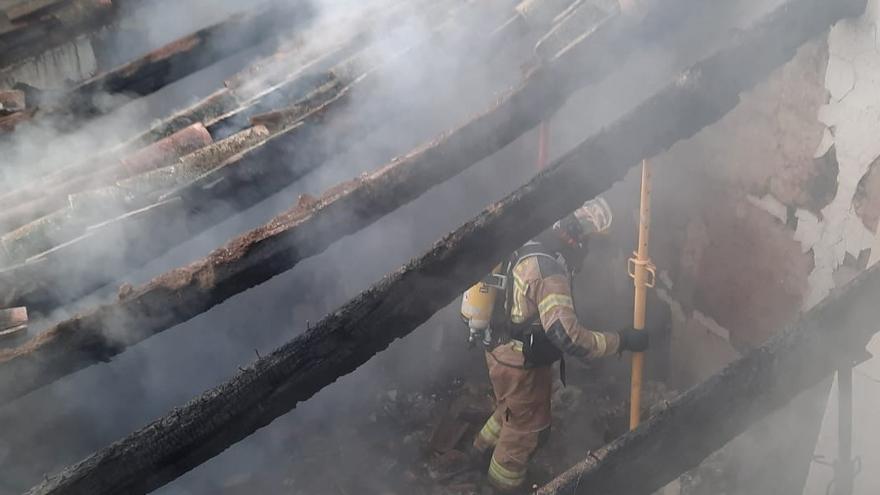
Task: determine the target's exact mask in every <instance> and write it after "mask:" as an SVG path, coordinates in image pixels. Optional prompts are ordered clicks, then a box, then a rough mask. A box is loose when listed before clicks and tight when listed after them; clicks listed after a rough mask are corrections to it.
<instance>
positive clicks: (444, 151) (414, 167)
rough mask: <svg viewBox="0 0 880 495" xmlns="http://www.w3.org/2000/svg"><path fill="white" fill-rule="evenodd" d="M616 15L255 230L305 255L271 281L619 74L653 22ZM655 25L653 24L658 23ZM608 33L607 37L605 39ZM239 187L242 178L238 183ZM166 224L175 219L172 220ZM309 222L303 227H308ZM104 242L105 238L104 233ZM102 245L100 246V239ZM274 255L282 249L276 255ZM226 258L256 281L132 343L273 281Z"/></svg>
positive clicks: (273, 245)
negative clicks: (376, 164)
mask: <svg viewBox="0 0 880 495" xmlns="http://www.w3.org/2000/svg"><path fill="white" fill-rule="evenodd" d="M689 1H690V0H681V5H679V8H680V9H682V10H684V9H685V8H687V7H690V5H688V4H689ZM689 10H691V11H692V12H696V15H697V18H701V17H700V15H702V16H705V18H708V19H711V18H713V16H716V15H717V14H718V13H719V12H718V10H716V9H697V10H696V11H694V10H693V9H689ZM616 19H617V22H612V23H609V24H608V27H607V28H606V30H604V31H601V32H600V33H599V34H597V38H596V39H595V40H591V41H590V42H589V43H587V42H582V44H580V45H576V46H575V47H573V48H572V49H571V50H569V51H567V52H565V54H563V55H562V56H561V57H560V58H559V59H558V60H557V61H556V62H554V64H553V66H552V67H553V68H546V67H544V68H540V69H535V70H533V72H532V73H531V75H530V76H528V77H527V78H526V79H525V82H524V83H523V84H522V85H521V86H519V87H518V88H515V89H514V90H512V91H510V93H509V94H508V95H506V96H505V97H503V98H501V99H499V100H498V101H497V102H496V105H495V106H494V107H493V108H491V109H490V110H488V111H487V112H486V113H484V114H483V115H481V116H479V117H478V118H476V119H475V120H473V121H471V122H469V123H468V124H466V125H465V126H463V127H462V128H460V129H457V130H455V131H453V132H451V133H448V134H447V135H444V136H443V137H441V138H440V139H438V140H437V141H436V142H434V143H430V144H429V145H426V146H425V147H423V148H422V149H419V150H417V151H416V152H413V153H412V154H411V155H409V156H407V157H405V158H404V159H402V160H398V161H396V162H393V163H392V164H389V165H388V166H386V167H384V168H382V169H380V171H379V172H377V173H376V174H374V175H373V176H372V177H368V179H367V180H364V179H361V180H355V181H352V182H349V183H344V184H341V185H340V186H338V187H336V188H334V189H332V190H331V191H329V192H328V193H327V194H325V195H324V196H323V197H322V200H321V201H320V202H318V203H317V205H318V206H322V208H321V209H320V211H319V213H318V214H316V215H311V214H310V210H311V208H310V206H313V205H306V207H305V208H303V207H300V208H295V209H294V210H292V211H290V212H288V213H287V214H285V215H283V216H281V217H279V218H278V219H276V223H275V224H273V225H274V226H273V227H272V228H269V227H267V228H265V229H263V231H264V232H272V233H273V235H272V236H270V237H268V238H266V239H263V238H262V236H263V234H261V233H260V230H259V229H258V230H257V231H254V232H252V233H251V234H252V238H251V240H250V241H249V242H250V243H251V244H253V243H255V242H256V241H257V240H259V241H260V243H261V245H263V248H262V249H263V250H268V251H267V252H270V253H288V252H289V250H290V249H291V246H293V247H295V252H296V256H294V257H292V258H291V257H289V255H288V254H284V255H281V254H278V255H277V256H279V257H281V258H283V259H286V262H285V263H284V264H279V265H278V266H274V267H270V266H271V265H265V266H264V270H266V272H265V275H264V276H265V277H267V278H268V277H270V276H272V275H274V274H276V273H279V272H280V271H283V270H286V269H288V268H290V267H291V266H293V264H295V263H297V262H298V261H299V260H300V259H302V258H303V257H306V256H310V255H312V254H315V253H318V252H320V251H321V250H323V249H324V248H325V247H326V246H327V245H329V243H331V242H333V241H335V240H336V239H338V238H340V237H342V236H344V235H346V234H348V233H349V232H352V231H354V230H357V229H358V228H361V227H363V226H365V225H368V224H369V223H370V222H372V221H375V220H376V219H377V218H379V217H381V216H382V215H383V214H385V213H387V212H389V211H392V210H393V209H394V208H396V207H398V206H400V205H402V204H405V203H406V202H408V201H410V200H411V199H413V198H415V197H417V196H418V195H419V194H421V193H422V192H424V191H426V190H427V189H428V188H430V187H432V186H433V185H434V184H436V183H438V182H441V181H442V180H445V179H446V178H448V177H450V176H452V175H454V174H455V173H457V172H458V171H460V170H463V169H465V168H467V167H468V166H470V165H471V164H473V163H475V162H477V161H479V160H480V159H482V158H484V157H486V156H489V155H491V154H492V153H493V152H495V151H496V150H498V149H500V148H501V147H503V146H504V145H505V144H507V143H509V142H512V141H513V140H514V139H516V137H518V136H519V135H521V134H522V133H524V132H526V131H527V130H528V129H530V128H532V127H534V126H535V125H536V124H537V123H538V122H540V121H541V120H543V119H544V118H546V117H547V116H549V115H551V114H552V112H553V111H555V109H556V108H558V107H559V106H561V105H562V103H563V102H564V100H565V98H566V96H567V94H569V93H570V92H571V91H574V89H575V87H576V86H577V85H578V83H576V82H575V80H572V81H571V82H570V83H569V84H566V82H565V81H566V76H567V75H568V74H569V71H570V70H571V68H572V67H584V66H589V67H591V68H592V69H593V70H594V71H595V72H593V73H592V74H589V75H583V74H582V73H580V72H579V71H578V72H577V74H578V75H579V79H577V80H576V81H579V83H582V84H586V82H589V81H594V80H596V79H598V78H599V77H601V76H602V75H604V74H606V73H607V72H610V70H611V69H610V68H611V67H613V66H614V65H615V64H616V63H617V61H618V60H619V59H620V56H621V55H622V54H625V53H626V50H628V49H631V48H633V47H635V46H638V45H637V43H635V42H634V41H631V44H630V45H627V44H626V42H621V41H620V40H628V39H631V38H633V35H634V34H636V33H638V32H640V30H641V28H642V27H644V26H639V27H637V26H633V25H631V24H630V23H629V22H628V21H626V20H622V19H621V18H616ZM646 26H647V27H648V28H650V22H649V23H648V24H647V25H646ZM603 36H607V37H606V38H602V37H603ZM608 46H612V47H615V48H616V49H619V50H621V52H616V53H615V52H613V51H611V52H609V51H608V48H607V47H608ZM584 60H588V61H590V63H588V64H585V63H583V61H584ZM569 86H570V87H569ZM261 149H263V150H265V149H267V148H266V147H265V146H264V147H263V148H261ZM258 156H259V155H258ZM262 162H265V160H258V163H262ZM225 168H226V167H224V169H225ZM230 168H231V170H233V171H237V172H240V173H242V175H239V176H236V177H234V179H235V180H224V181H219V182H218V177H217V176H216V175H214V174H211V175H209V176H207V177H205V178H204V180H203V182H204V183H205V184H208V185H210V192H209V194H210V195H213V194H215V193H216V190H217V189H221V190H222V189H223V188H227V187H228V188H234V189H239V188H241V187H242V185H244V184H250V183H254V182H260V181H259V180H257V179H259V177H257V178H256V179H255V178H254V176H253V175H250V174H252V173H253V172H252V171H251V170H249V169H248V168H247V167H243V166H241V165H236V167H230ZM224 172H225V170H224ZM283 173H285V172H284V171H283V170H281V171H278V172H276V173H274V174H270V176H271V177H272V178H273V179H274V180H275V181H276V182H277V181H278V177H279V176H280V175H281V174H283ZM287 173H289V172H287ZM220 178H225V179H229V176H228V174H227V175H226V176H225V177H220ZM230 184H233V185H234V186H232V185H230ZM199 191H201V189H200V188H190V189H189V190H188V191H186V194H184V195H183V197H184V202H183V204H187V203H190V201H189V200H187V199H186V198H187V197H188V195H190V194H195V195H197V194H198V193H199ZM258 197H262V195H258ZM205 202H207V201H206V200H205V199H200V200H197V201H191V203H190V204H204V203H205ZM183 204H179V203H178V204H176V206H175V205H168V206H167V207H166V208H167V209H174V208H181V209H183V208H185V207H184V206H183ZM301 206H302V205H301ZM352 211H355V212H358V214H357V215H355V214H352V213H351V212H352ZM343 212H344V213H343ZM339 216H343V217H344V219H345V220H346V221H344V222H340V221H338V217H339ZM165 223H168V222H167V220H166V221H165ZM301 223H302V224H303V225H300V224H301ZM281 227H283V228H281ZM156 228H159V226H156V227H154V228H149V229H139V231H142V232H149V233H150V235H149V236H144V241H145V242H144V245H145V246H144V249H146V248H147V247H148V246H149V247H150V248H151V249H156V247H155V241H154V240H153V241H152V242H151V239H154V238H155V237H156V235H154V234H155V233H156ZM169 229H175V230H173V231H170V232H169V231H165V232H161V233H162V234H165V233H168V234H176V235H179V234H180V232H181V231H186V228H185V227H183V228H182V227H181V226H180V225H179V224H172V227H169ZM110 235H112V234H110ZM142 235H143V234H142ZM159 237H163V238H164V236H163V235H159ZM98 239H101V238H100V237H98ZM95 242H96V246H97V242H98V241H95ZM139 246H140V245H139ZM234 251H235V252H236V253H239V252H240V251H241V250H240V249H236V250H234ZM273 256H275V255H274V254H273ZM225 259H227V261H229V262H230V263H229V264H228V265H227V268H226V270H227V271H228V273H229V274H230V277H232V275H233V274H240V275H242V276H243V277H244V278H243V279H242V280H248V282H246V283H240V284H236V285H235V287H236V288H235V289H231V288H229V287H226V288H224V289H223V290H221V291H220V292H216V293H214V295H210V294H211V290H205V288H204V287H201V286H200V285H198V284H190V286H189V287H188V288H187V289H186V290H187V291H192V293H193V294H194V295H195V294H202V296H205V297H204V298H203V299H202V300H203V303H202V304H203V305H204V304H207V305H206V306H199V305H198V304H195V302H193V303H190V304H186V308H185V309H183V310H181V311H179V312H169V311H163V312H162V314H161V315H160V316H161V318H160V319H159V320H154V319H153V318H152V317H151V316H149V315H140V316H138V317H137V318H138V319H139V320H143V321H142V322H141V323H139V324H137V325H136V324H130V325H127V326H128V327H129V328H142V329H143V332H139V333H141V335H142V336H138V337H136V338H134V339H132V342H136V341H137V340H140V339H141V338H144V337H145V336H146V335H148V334H150V333H152V332H156V331H162V330H164V329H165V328H167V327H168V326H171V325H173V324H175V323H179V322H181V321H184V320H185V319H188V318H190V317H192V316H195V315H196V314H198V313H200V312H202V311H204V310H206V309H207V308H209V307H211V306H212V305H214V304H217V303H219V302H221V301H223V300H225V299H226V298H227V297H230V296H231V295H232V294H234V293H235V292H236V291H241V290H245V289H247V288H249V287H250V286H252V285H253V284H254V283H257V282H261V281H262V280H265V278H264V279H261V280H257V281H256V282H255V281H252V280H253V279H251V278H250V277H251V276H250V275H247V273H248V271H247V269H246V267H248V266H249V263H250V262H245V261H244V260H241V259H239V257H238V256H236V257H232V258H229V257H226V258H225ZM101 261H102V263H101V265H102V266H105V265H107V264H108V262H109V260H108V255H107V254H106V253H103V252H102V256H101ZM110 263H112V262H110ZM203 263H205V264H206V266H213V262H211V261H210V259H207V260H203ZM60 264H61V263H55V264H53V265H52V266H53V268H58V267H59V265H60ZM80 265H82V263H77V264H76V266H80ZM87 265H88V266H90V267H91V266H93V265H92V264H87ZM95 265H97V264H95ZM33 269H36V270H40V271H44V269H42V268H40V266H39V265H36V266H35V267H34V268H33ZM21 271H22V270H20V269H19V270H14V271H12V272H9V275H10V278H8V280H10V281H11V283H9V284H7V290H3V291H0V293H7V294H11V295H13V296H20V294H21V292H22V291H20V290H16V287H20V286H21V285H20V284H21V280H22V279H23V277H21V275H22V274H21ZM46 272H48V271H46ZM95 272H97V273H100V269H97V270H90V271H89V272H88V273H83V274H82V275H81V276H80V277H78V278H77V280H79V279H81V278H82V277H90V276H93V275H94V273H95ZM62 273H66V272H62ZM12 275H17V277H16V278H14V279H13V278H11V276H12ZM4 278H6V277H4ZM174 278H175V279H179V276H178V275H175V276H174ZM200 278H201V277H190V281H191V282H192V281H195V280H198V279H200ZM155 282H156V285H155V286H154V287H152V288H151V287H145V288H144V291H145V294H146V295H145V296H144V297H146V298H153V297H159V298H162V297H166V296H162V295H161V294H162V293H163V291H165V290H166V288H165V285H166V283H165V282H162V281H161V278H160V279H157V280H156V281H155ZM17 284H18V285H17ZM32 285H37V284H32ZM178 289H180V290H178ZM178 289H175V291H174V292H175V294H177V295H175V296H172V301H179V300H180V299H179V292H180V291H181V290H183V289H182V287H179V288H178ZM43 290H45V289H43ZM202 296H199V297H202ZM172 304H174V303H172ZM125 306H126V301H120V302H119V303H118V304H116V305H112V307H108V308H104V309H106V310H107V311H109V313H107V314H104V313H103V312H102V311H104V309H102V310H99V311H97V312H95V313H94V314H92V317H90V319H87V320H84V321H83V322H80V321H68V322H64V323H62V324H61V325H59V327H57V328H58V329H60V330H59V332H58V335H66V334H68V333H70V332H69V331H68V330H65V329H74V328H75V329H78V330H76V331H83V329H90V330H87V331H100V330H99V329H100V328H101V327H102V326H103V325H104V324H105V323H104V322H105V321H107V320H105V319H106V318H111V316H110V315H111V314H112V315H117V313H119V314H122V313H125V312H126V311H127V310H124V309H122V308H123V307H125ZM132 306H133V307H135V308H145V307H147V306H145V305H142V304H140V303H135V304H133V305H132ZM115 318H118V316H112V319H115ZM63 340H64V339H60V338H57V336H56V337H53V338H51V339H43V341H42V344H41V345H40V346H39V347H38V348H34V349H30V350H28V351H26V352H22V353H21V354H20V355H18V356H17V357H15V358H14V359H10V360H9V362H10V363H12V362H15V363H21V364H22V365H24V368H25V369H26V368H29V367H30V366H29V365H27V364H25V363H27V362H29V361H30V360H31V357H33V356H37V355H39V354H40V353H43V352H46V351H47V350H48V349H50V348H53V347H54V346H55V345H56V344H60V345H62V346H63V345H64V344H61V342H63ZM118 343H119V342H118V341H117V342H115V343H114V346H115V345H117V344H118ZM113 352H118V351H113ZM20 358H24V359H20ZM72 362H79V360H78V359H74V360H72ZM85 364H87V363H85V362H82V365H85ZM77 366H80V365H79V364H75V365H74V367H72V368H70V371H73V370H75V369H77V368H76V367H77ZM52 368H53V370H54V371H55V372H57V373H63V372H64V371H63V370H64V368H65V366H61V364H60V362H57V363H55V365H54V366H53V367H52ZM6 375H7V376H13V373H6ZM46 379H50V380H51V378H50V377H47V378H46ZM16 382H17V383H18V384H19V385H20V384H24V383H29V384H34V385H36V384H37V383H38V380H36V379H19V380H16Z"/></svg>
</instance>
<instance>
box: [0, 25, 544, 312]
mask: <svg viewBox="0 0 880 495" xmlns="http://www.w3.org/2000/svg"><path fill="white" fill-rule="evenodd" d="M452 26H453V27H454V26H455V24H454V23H453V24H452ZM368 51H369V50H368ZM405 53H408V52H405ZM416 53H417V52H416ZM407 56H410V57H412V56H413V54H412V53H408V55H407ZM368 61H370V55H369V53H359V54H358V55H356V56H354V57H352V58H350V59H348V60H347V61H345V62H343V63H342V64H339V66H338V67H336V68H334V70H333V72H332V73H331V74H330V76H329V81H328V82H327V83H326V84H324V86H322V87H319V88H317V89H315V90H314V91H313V92H312V93H311V94H309V95H308V96H307V97H306V98H304V99H303V100H302V101H300V102H299V103H298V104H296V105H294V106H293V107H291V108H288V109H285V110H284V111H283V115H284V119H283V121H284V125H282V126H281V129H280V130H279V129H274V130H275V131H277V132H276V133H275V134H274V135H273V136H271V138H269V139H267V140H266V141H265V142H262V143H257V144H256V145H254V146H253V147H252V148H253V149H250V150H241V156H240V157H237V158H236V159H234V160H230V161H228V162H216V163H215V164H214V166H213V169H212V170H206V171H208V172H209V173H207V174H206V176H205V177H202V178H200V179H199V180H197V181H194V182H193V183H191V184H188V185H186V186H184V187H182V188H180V189H179V190H176V191H174V192H173V193H172V194H170V195H176V196H179V197H181V198H182V199H183V201H181V202H177V203H173V204H170V205H166V206H164V207H163V208H164V209H165V211H166V213H167V214H168V216H169V218H171V217H173V218H174V221H173V222H171V221H169V220H168V218H164V219H161V220H159V219H158V218H159V217H157V216H154V215H152V214H151V215H147V216H142V215H137V216H136V218H133V217H129V216H126V217H124V218H121V219H119V220H118V221H113V222H109V223H107V224H104V225H102V226H101V228H89V230H88V231H87V233H86V234H85V235H83V236H82V237H80V238H78V239H74V240H72V241H70V242H69V243H67V244H65V245H62V246H59V247H58V248H57V249H52V250H51V251H48V252H46V253H44V254H41V255H37V256H34V257H33V258H32V259H31V260H29V261H37V260H39V263H25V264H24V265H21V266H16V267H14V268H12V269H9V270H5V271H2V272H0V287H2V288H3V289H2V290H0V294H2V296H0V297H2V298H3V299H4V300H10V301H12V300H14V301H20V302H21V303H22V304H26V305H28V306H29V307H32V308H35V309H48V308H51V307H52V306H55V305H57V304H59V303H63V302H65V301H68V300H70V299H73V298H76V297H79V296H80V295H82V294H84V293H87V292H90V291H91V290H94V289H96V288H98V287H100V286H102V285H104V284H106V283H108V282H109V281H111V280H113V279H114V278H115V277H117V276H118V275H119V274H120V273H124V271H125V270H126V269H127V268H128V267H131V266H139V265H141V264H143V263H144V262H145V261H147V260H149V259H152V258H153V257H155V256H157V255H159V254H161V253H164V252H166V251H167V249H168V248H169V246H171V245H174V244H176V243H177V242H182V241H183V240H185V239H187V238H190V237H192V236H193V235H196V234H197V233H198V232H201V231H202V230H204V229H206V228H208V227H210V226H211V225H214V224H215V223H217V222H219V221H221V220H223V219H225V218H227V217H228V215H230V214H232V213H234V212H235V211H238V210H241V209H244V208H247V207H248V206H250V205H253V204H254V203H256V202H258V201H261V200H262V199H264V198H265V197H266V196H268V195H270V194H272V193H274V192H276V191H278V190H280V189H281V188H283V187H285V186H286V185H288V184H290V183H291V182H293V181H295V180H296V179H298V178H299V177H301V176H302V175H303V174H305V173H307V172H308V171H310V170H312V169H313V168H315V167H317V166H318V165H319V164H320V163H322V162H323V160H324V158H326V157H327V156H328V155H327V153H329V151H330V150H333V149H338V147H340V146H344V145H342V144H339V143H334V142H332V141H334V140H331V141H329V142H328V140H327V138H326V136H325V135H324V133H323V131H322V129H323V127H324V124H325V123H326V122H327V121H328V119H330V118H333V117H334V116H336V115H341V116H344V115H346V106H345V105H342V104H341V103H344V102H345V101H346V98H347V97H348V95H349V94H350V93H351V91H352V87H353V84H355V83H358V84H363V80H364V78H365V76H364V74H366V73H361V71H367V72H369V71H373V70H375V63H373V64H372V65H371V64H370V63H369V62H368ZM394 67H395V65H394V64H392V65H391V66H390V67H386V69H387V70H394ZM336 74H339V76H338V77H337V76H336ZM340 78H344V79H345V80H346V81H350V80H351V79H352V78H354V79H355V82H353V83H352V84H342V83H340V82H339V81H340ZM300 120H301V122H300ZM343 120H344V119H343ZM369 125H372V123H369ZM365 129H366V127H365V126H364V125H359V126H355V129H354V131H356V132H354V131H352V132H354V133H353V134H351V135H350V136H351V137H350V138H351V139H355V138H356V137H357V136H359V135H360V134H359V133H360V132H366V131H365ZM522 129H523V131H522V132H524V131H525V129H527V127H525V126H523V127H522ZM337 137H338V136H337ZM340 140H343V141H344V139H340ZM336 141H339V140H336ZM299 146H302V147H303V150H299V149H298V148H299ZM499 146H500V145H499ZM316 148H317V151H318V152H315V149H316ZM291 149H292V150H293V151H295V152H296V155H295V157H294V159H293V163H290V161H291V160H290V156H289V153H290V151H291ZM300 158H303V159H300ZM170 195H169V196H170ZM218 199H220V200H222V205H223V206H222V207H221V208H205V207H204V205H206V204H217V200H218ZM146 218H151V219H154V222H155V225H152V226H150V227H149V228H143V227H141V228H138V229H134V228H131V227H130V226H129V225H127V224H126V222H128V221H131V222H135V223H136V224H137V225H141V226H142V225H143V224H142V222H144V221H145V219H146ZM46 227H50V228H54V226H50V225H47V226H46ZM67 234H68V235H67V236H66V237H69V235H70V234H71V232H68V233H67ZM111 242H112V244H113V245H118V246H121V247H122V249H120V250H118V251H114V252H113V253H109V254H108V253H106V252H105V250H104V249H102V246H105V245H107V244H108V243H111ZM99 253H100V259H95V258H96V256H97V255H98V254H99ZM31 254H33V253H31ZM72 258H73V259H77V260H78V262H77V263H67V262H66V261H67V260H68V259H72ZM92 259H95V262H94V263H92V262H91V261H86V260H92ZM61 274H64V275H63V276H62V275H61ZM49 279H51V280H52V283H46V281H47V280H49Z"/></svg>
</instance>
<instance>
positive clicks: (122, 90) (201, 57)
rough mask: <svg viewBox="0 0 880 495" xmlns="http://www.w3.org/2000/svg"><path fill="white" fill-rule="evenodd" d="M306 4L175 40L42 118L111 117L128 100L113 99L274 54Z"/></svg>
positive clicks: (98, 79)
mask: <svg viewBox="0 0 880 495" xmlns="http://www.w3.org/2000/svg"><path fill="white" fill-rule="evenodd" d="M305 10H307V9H306V8H305V7H304V6H303V5H300V4H296V5H295V6H290V5H285V6H283V7H279V6H276V7H272V8H268V9H261V12H257V13H246V14H236V15H233V16H231V17H230V18H228V19H226V20H224V21H221V22H219V23H217V24H214V25H212V26H208V27H206V28H204V29H200V30H198V31H196V32H195V33H193V34H190V35H188V36H185V37H183V38H180V39H178V40H175V41H173V42H171V43H169V44H167V45H165V46H163V47H161V48H158V49H156V50H154V51H152V52H150V53H148V54H146V55H144V56H142V57H140V58H138V59H136V60H134V61H131V62H129V63H127V64H124V65H122V66H120V67H117V68H115V69H113V70H110V71H108V72H105V73H102V74H98V75H96V76H94V77H92V78H91V79H89V80H87V81H84V82H82V83H81V84H79V85H77V86H76V87H74V88H73V89H71V90H70V91H68V92H66V93H64V94H62V95H60V97H57V98H53V101H43V102H40V103H39V105H40V107H41V110H42V111H41V112H40V113H39V114H38V116H39V115H44V116H53V117H55V118H56V119H57V118H58V117H59V116H69V117H72V119H70V120H69V121H68V122H69V123H75V122H79V121H80V120H81V117H92V116H97V115H103V114H106V113H108V112H110V111H112V110H113V109H115V108H116V107H118V106H119V105H121V104H122V103H123V102H124V100H121V99H118V98H114V99H107V98H106V97H105V96H106V95H107V94H124V95H127V96H131V97H140V96H146V95H148V94H151V93H153V92H155V91H157V90H159V89H161V88H162V87H164V86H166V85H168V84H170V83H172V82H174V81H177V80H179V79H182V78H183V77H185V76H188V75H190V74H193V73H195V72H198V71H199V70H201V69H203V68H205V67H208V66H209V65H211V64H213V63H215V62H217V61H219V60H221V59H223V58H226V57H228V56H230V55H231V54H234V53H236V52H240V51H243V50H247V49H251V48H255V47H261V49H262V50H263V51H268V50H274V48H275V47H274V46H272V45H273V44H272V43H267V42H268V41H269V40H271V39H273V38H274V36H275V35H276V34H278V33H279V32H286V31H287V30H290V29H291V28H292V27H294V26H295V25H296V23H297V22H299V21H301V20H302V19H303V18H304V17H308V12H305V16H304V12H303V11H305Z"/></svg>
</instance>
